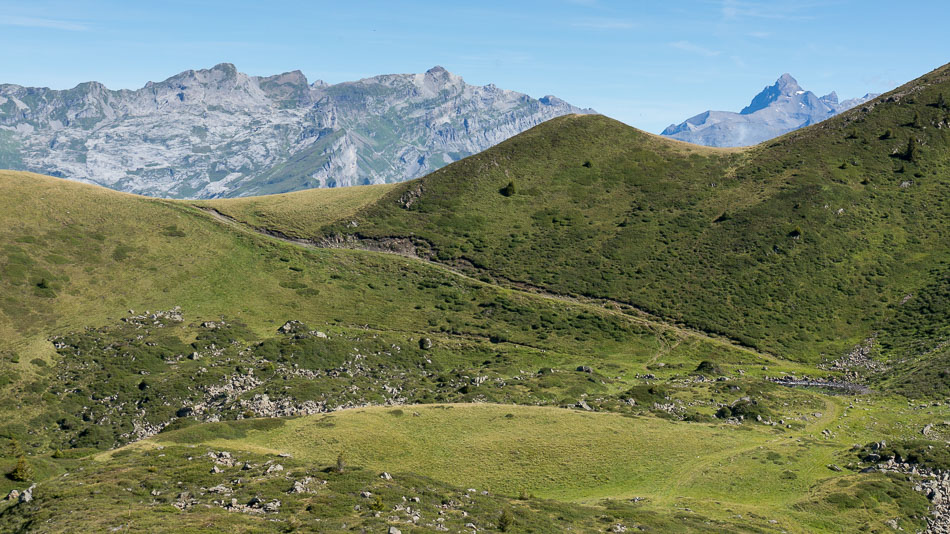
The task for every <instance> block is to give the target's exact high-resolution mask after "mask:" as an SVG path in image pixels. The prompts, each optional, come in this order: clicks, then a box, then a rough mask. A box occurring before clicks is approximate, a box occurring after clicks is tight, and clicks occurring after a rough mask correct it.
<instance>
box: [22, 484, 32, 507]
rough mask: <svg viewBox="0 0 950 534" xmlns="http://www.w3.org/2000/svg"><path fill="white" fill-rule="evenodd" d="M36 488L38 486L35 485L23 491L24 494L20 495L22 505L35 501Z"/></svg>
mask: <svg viewBox="0 0 950 534" xmlns="http://www.w3.org/2000/svg"><path fill="white" fill-rule="evenodd" d="M35 487H36V484H33V485H32V486H30V487H29V488H26V489H25V490H23V493H21V494H20V500H19V502H20V503H21V504H23V503H28V502H32V501H33V488H35Z"/></svg>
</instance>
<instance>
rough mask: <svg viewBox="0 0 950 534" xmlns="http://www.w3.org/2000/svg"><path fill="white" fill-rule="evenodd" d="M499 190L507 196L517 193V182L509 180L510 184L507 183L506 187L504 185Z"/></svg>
mask: <svg viewBox="0 0 950 534" xmlns="http://www.w3.org/2000/svg"><path fill="white" fill-rule="evenodd" d="M498 192H499V193H501V194H502V195H504V196H506V197H510V196H511V195H514V194H515V183H514V182H508V185H506V186H505V187H502V188H501V189H499V190H498Z"/></svg>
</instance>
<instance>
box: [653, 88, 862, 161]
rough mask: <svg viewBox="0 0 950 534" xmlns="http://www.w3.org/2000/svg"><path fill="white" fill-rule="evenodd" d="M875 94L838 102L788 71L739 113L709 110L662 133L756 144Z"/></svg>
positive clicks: (712, 142) (701, 141) (706, 141)
mask: <svg viewBox="0 0 950 534" xmlns="http://www.w3.org/2000/svg"><path fill="white" fill-rule="evenodd" d="M876 96H878V95H876V94H871V93H868V94H866V95H864V96H862V97H860V98H852V99H850V100H845V101H844V102H838V95H837V94H836V93H835V92H834V91H832V92H831V93H829V94H827V95H825V96H822V97H818V96H816V95H815V93H812V92H811V91H805V90H804V89H802V88H801V87H800V86H799V85H798V82H797V81H795V78H792V76H791V75H790V74H788V73H786V74H783V75H782V76H780V77H779V79H778V80H776V81H775V83H774V84H773V85H770V86H768V87H766V88H765V89H763V90H762V91H761V92H760V93H759V94H757V95H755V98H753V99H752V102H751V103H750V104H749V105H748V106H746V107H745V108H743V109H742V111H740V112H739V113H734V112H732V111H706V112H704V113H700V114H699V115H696V116H694V117H690V118H689V119H686V121H684V122H681V123H680V124H671V125H669V126H668V127H667V128H666V129H665V130H663V132H662V134H661V135H665V136H667V137H672V138H674V139H679V140H680V141H687V142H689V143H695V144H697V145H706V146H721V147H729V146H748V145H755V144H757V143H761V142H762V141H767V140H769V139H772V138H773V137H778V136H780V135H782V134H784V133H788V132H790V131H792V130H797V129H799V128H804V127H805V126H808V125H810V124H815V123H817V122H821V121H823V120H825V119H827V118H828V117H831V116H833V115H836V114H838V113H841V112H842V111H845V110H848V109H851V108H853V107H854V106H857V105H859V104H863V103H864V102H867V101H868V100H871V99H872V98H874V97H876Z"/></svg>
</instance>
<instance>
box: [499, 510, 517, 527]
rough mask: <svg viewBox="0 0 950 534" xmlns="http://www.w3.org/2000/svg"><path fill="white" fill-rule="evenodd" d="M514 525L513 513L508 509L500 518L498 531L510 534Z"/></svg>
mask: <svg viewBox="0 0 950 534" xmlns="http://www.w3.org/2000/svg"><path fill="white" fill-rule="evenodd" d="M512 523H514V518H513V517H512V516H511V512H510V511H508V509H507V508H506V509H504V510H503V511H502V512H501V516H500V517H499V518H498V530H500V531H502V532H508V529H510V528H511V526H512Z"/></svg>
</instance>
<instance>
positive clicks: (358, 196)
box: [193, 184, 393, 235]
mask: <svg viewBox="0 0 950 534" xmlns="http://www.w3.org/2000/svg"><path fill="white" fill-rule="evenodd" d="M392 189H393V185H392V184H385V185H367V186H362V187H339V188H330V189H309V190H305V191H296V192H293V193H285V194H281V195H267V196H258V197H242V198H230V199H219V200H204V201H195V202H193V204H194V205H196V206H200V207H203V208H211V209H214V210H215V211H218V212H219V213H221V214H223V215H226V216H228V217H231V218H233V219H237V220H239V221H241V222H243V223H245V224H249V225H251V226H254V227H256V228H274V229H278V228H279V229H280V231H282V232H283V233H286V234H289V235H306V234H307V232H308V231H309V230H310V229H312V228H314V227H316V228H319V227H320V226H322V225H324V224H327V223H331V222H333V221H337V220H340V219H341V218H346V217H349V216H350V215H353V214H355V213H356V212H357V211H358V210H359V209H360V208H362V207H364V206H366V205H367V204H369V203H371V202H374V201H376V200H378V199H379V198H380V197H381V196H383V195H385V194H386V193H387V192H389V191H391V190H392Z"/></svg>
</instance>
